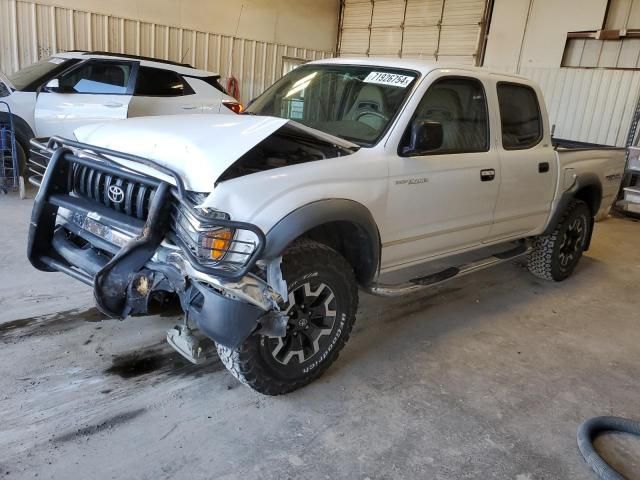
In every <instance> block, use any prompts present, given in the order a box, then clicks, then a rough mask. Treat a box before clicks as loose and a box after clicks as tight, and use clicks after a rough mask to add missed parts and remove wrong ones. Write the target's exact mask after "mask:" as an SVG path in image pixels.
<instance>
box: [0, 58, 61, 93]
mask: <svg viewBox="0 0 640 480" xmlns="http://www.w3.org/2000/svg"><path fill="white" fill-rule="evenodd" d="M65 62H66V60H65V59H63V58H56V57H50V58H46V59H44V60H40V61H39V62H38V63H34V64H32V65H29V66H28V67H25V68H23V69H21V70H18V71H17V72H15V73H12V74H11V75H7V78H8V79H9V81H10V82H11V83H12V84H13V86H14V87H15V88H16V90H24V89H25V88H27V87H28V86H29V85H31V84H32V83H33V82H36V81H37V80H38V79H40V78H42V77H44V76H45V75H47V74H48V73H50V72H51V71H52V70H54V69H56V68H58V67H59V66H60V65H62V64H63V63H65Z"/></svg>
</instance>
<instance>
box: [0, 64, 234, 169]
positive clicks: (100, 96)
mask: <svg viewBox="0 0 640 480" xmlns="http://www.w3.org/2000/svg"><path fill="white" fill-rule="evenodd" d="M219 79H220V76H219V75H217V74H215V73H212V72H207V71H204V70H196V69H194V68H192V67H191V66H189V65H184V64H178V63H174V62H169V61H164V60H156V59H152V58H145V57H138V56H131V55H116V54H110V53H104V52H91V53H88V52H66V53H58V54H56V55H54V56H52V57H50V58H47V59H45V60H42V61H40V62H38V63H35V64H33V65H30V66H28V67H26V68H23V69H22V70H19V71H17V72H15V73H13V74H11V75H8V76H6V75H2V73H0V100H2V101H4V102H7V103H8V104H9V106H10V107H11V111H12V113H13V123H14V125H15V128H16V137H17V141H18V150H19V152H18V156H19V157H20V162H21V164H22V165H24V158H25V152H27V151H28V149H29V140H31V138H33V137H51V136H53V135H60V136H63V137H67V138H72V137H73V131H74V130H75V129H76V128H78V127H80V126H83V125H87V124H90V123H95V122H104V121H109V120H122V119H125V118H131V117H145V116H154V115H175V114H184V113H230V114H233V113H239V112H240V111H241V110H242V106H241V105H240V103H238V102H237V101H236V100H235V99H234V98H232V97H230V96H229V95H227V94H226V93H225V91H224V89H223V88H222V86H221V85H220V83H219ZM3 122H6V113H2V112H0V123H3ZM22 168H23V167H22Z"/></svg>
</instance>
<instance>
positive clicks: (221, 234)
mask: <svg viewBox="0 0 640 480" xmlns="http://www.w3.org/2000/svg"><path fill="white" fill-rule="evenodd" d="M209 216H210V217H211V218H212V223H214V222H215V220H216V219H224V220H226V219H228V215H226V214H224V213H219V212H215V215H211V214H210V215H209ZM172 227H173V231H174V232H175V233H176V235H177V236H178V238H179V239H180V240H181V241H182V243H183V244H184V245H185V246H186V247H187V248H188V249H189V250H190V251H191V253H192V254H193V255H194V256H195V257H196V258H197V259H198V261H199V262H200V263H202V264H205V265H206V264H210V263H217V262H220V261H221V260H223V259H224V258H225V256H226V255H227V254H228V253H229V252H230V250H231V245H232V243H234V236H235V231H234V230H233V229H231V228H226V227H220V226H215V225H211V224H207V223H203V222H201V221H200V220H198V219H197V218H196V217H195V216H193V215H192V214H191V213H190V212H189V211H188V210H186V209H184V208H181V207H177V208H175V210H174V213H173V225H172Z"/></svg>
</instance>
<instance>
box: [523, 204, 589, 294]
mask: <svg viewBox="0 0 640 480" xmlns="http://www.w3.org/2000/svg"><path fill="white" fill-rule="evenodd" d="M591 222H593V217H592V215H591V211H590V210H589V207H588V206H587V204H586V203H584V202H583V201H581V200H572V201H571V203H570V204H569V205H568V207H567V209H566V210H565V211H564V212H563V213H562V217H561V218H560V221H559V222H558V225H557V226H556V229H555V230H554V231H553V232H552V233H550V234H549V235H541V236H539V237H536V238H534V240H533V245H532V247H533V248H532V250H531V253H530V254H529V271H530V272H531V273H533V274H534V275H535V276H536V277H539V278H542V279H544V280H553V281H555V282H561V281H562V280H565V279H566V278H567V277H569V276H570V275H571V274H572V273H573V270H574V269H575V268H576V265H577V264H578V262H579V261H580V258H581V257H582V253H583V252H584V248H585V245H586V242H587V236H588V235H589V231H590V229H591Z"/></svg>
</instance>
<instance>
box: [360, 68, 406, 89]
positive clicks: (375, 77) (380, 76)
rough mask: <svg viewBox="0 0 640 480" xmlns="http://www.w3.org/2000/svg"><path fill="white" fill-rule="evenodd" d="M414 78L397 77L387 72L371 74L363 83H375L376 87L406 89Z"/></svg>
mask: <svg viewBox="0 0 640 480" xmlns="http://www.w3.org/2000/svg"><path fill="white" fill-rule="evenodd" d="M414 78H415V77H410V76H408V75H399V74H397V73H388V72H371V73H370V74H369V75H367V78H365V79H364V83H377V84H378V85H391V86H394V87H402V88H406V87H408V86H409V85H410V84H411V82H412V81H413V79H414Z"/></svg>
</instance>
